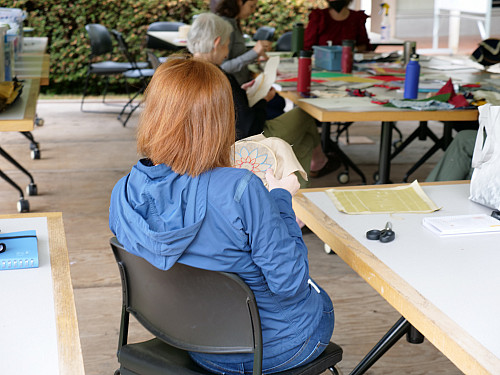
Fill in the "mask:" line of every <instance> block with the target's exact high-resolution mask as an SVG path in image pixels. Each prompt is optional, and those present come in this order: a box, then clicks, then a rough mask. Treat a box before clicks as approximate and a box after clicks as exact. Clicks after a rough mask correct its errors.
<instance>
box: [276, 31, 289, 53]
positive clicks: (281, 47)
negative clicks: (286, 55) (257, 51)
mask: <svg viewBox="0 0 500 375" xmlns="http://www.w3.org/2000/svg"><path fill="white" fill-rule="evenodd" d="M274 49H275V50H276V51H291V50H292V32H291V31H287V32H286V33H284V34H282V35H281V36H280V37H279V38H278V41H277V42H276V46H275V48H274Z"/></svg>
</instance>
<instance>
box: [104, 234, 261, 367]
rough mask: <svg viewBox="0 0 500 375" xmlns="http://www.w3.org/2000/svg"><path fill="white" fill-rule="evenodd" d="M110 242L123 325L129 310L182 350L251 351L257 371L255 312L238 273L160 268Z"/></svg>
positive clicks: (179, 266) (258, 339)
mask: <svg viewBox="0 0 500 375" xmlns="http://www.w3.org/2000/svg"><path fill="white" fill-rule="evenodd" d="M110 243H111V248H112V249H113V253H114V255H115V259H116V262H117V263H118V267H119V269H120V275H121V280H122V289H123V306H122V310H123V311H122V329H123V328H125V329H126V328H127V327H123V323H124V315H126V313H131V314H132V315H133V316H134V317H135V318H136V319H137V320H138V321H139V322H140V323H141V324H142V325H143V326H144V327H145V328H146V329H148V330H149V331H150V332H151V333H153V334H154V335H155V336H156V337H158V338H159V339H161V340H162V341H164V342H166V343H167V344H169V345H172V346H175V347H177V348H180V349H183V350H189V351H197V352H204V353H254V374H260V373H261V370H262V333H261V327H260V317H259V312H258V309H257V303H256V301H255V297H254V295H253V293H252V291H251V290H250V288H249V287H248V286H247V285H246V284H245V282H244V281H243V280H241V278H240V277H238V276H237V275H235V274H231V273H225V272H217V271H207V270H203V269H199V268H193V267H190V266H186V265H184V264H180V263H176V264H175V265H174V266H173V267H172V268H170V269H169V270H167V271H163V270H160V269H158V268H156V267H154V266H153V265H151V264H150V263H149V262H147V261H146V260H144V259H143V258H140V257H138V256H136V255H133V254H131V253H129V252H127V251H126V250H125V249H124V248H123V247H122V245H120V243H119V242H118V241H117V239H116V238H112V239H111V241H110ZM126 321H128V317H126ZM122 336H123V335H122V332H121V333H120V337H121V338H122ZM125 336H126V335H125ZM122 344H123V345H125V344H126V337H123V342H122V343H121V344H120V345H122Z"/></svg>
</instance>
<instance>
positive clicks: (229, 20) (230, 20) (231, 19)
mask: <svg viewBox="0 0 500 375" xmlns="http://www.w3.org/2000/svg"><path fill="white" fill-rule="evenodd" d="M221 17H222V18H223V19H224V20H226V21H227V22H229V23H230V24H231V26H233V27H235V26H236V25H237V22H236V18H231V17H226V16H221Z"/></svg>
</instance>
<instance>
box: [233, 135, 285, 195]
mask: <svg viewBox="0 0 500 375" xmlns="http://www.w3.org/2000/svg"><path fill="white" fill-rule="evenodd" d="M232 164H233V167H234V168H240V169H248V170H249V171H251V172H253V173H254V174H255V175H256V176H257V177H259V178H260V179H261V180H262V182H263V183H264V185H265V186H267V181H266V178H265V176H266V171H267V170H268V169H271V170H272V171H273V173H274V172H275V171H276V155H275V154H274V151H273V150H272V149H271V148H270V147H268V146H266V145H263V144H262V143H260V142H255V141H245V140H241V141H238V142H236V143H235V144H234V159H233V163H232Z"/></svg>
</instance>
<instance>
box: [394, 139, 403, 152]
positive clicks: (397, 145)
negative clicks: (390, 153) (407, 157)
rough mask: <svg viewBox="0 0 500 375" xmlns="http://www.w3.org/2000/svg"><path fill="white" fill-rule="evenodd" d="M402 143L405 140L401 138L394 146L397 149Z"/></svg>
mask: <svg viewBox="0 0 500 375" xmlns="http://www.w3.org/2000/svg"><path fill="white" fill-rule="evenodd" d="M402 144H403V142H402V141H401V139H400V140H397V141H394V143H393V144H392V147H394V149H395V150H397V149H398V148H399V147H400V146H401V145H402Z"/></svg>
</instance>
